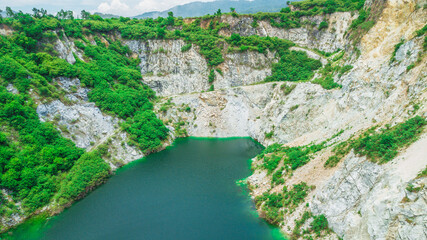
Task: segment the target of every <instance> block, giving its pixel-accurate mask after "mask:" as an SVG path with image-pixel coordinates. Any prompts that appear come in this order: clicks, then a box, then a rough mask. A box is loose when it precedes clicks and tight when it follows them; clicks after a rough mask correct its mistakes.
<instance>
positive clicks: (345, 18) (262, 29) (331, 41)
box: [220, 12, 358, 52]
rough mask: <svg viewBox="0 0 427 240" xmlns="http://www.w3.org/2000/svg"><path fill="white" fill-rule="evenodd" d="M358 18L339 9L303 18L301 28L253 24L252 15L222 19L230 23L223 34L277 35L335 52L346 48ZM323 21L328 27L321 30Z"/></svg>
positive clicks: (260, 22) (355, 14) (299, 43)
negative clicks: (349, 31) (324, 14)
mask: <svg viewBox="0 0 427 240" xmlns="http://www.w3.org/2000/svg"><path fill="white" fill-rule="evenodd" d="M357 17H358V14H357V13H350V12H336V13H332V14H328V15H326V16H312V17H302V18H301V20H302V22H303V26H302V27H301V28H291V29H281V28H277V27H274V26H272V25H271V23H270V22H269V21H264V20H263V21H258V22H257V26H256V27H254V26H253V25H252V23H253V18H252V17H239V18H235V17H233V16H229V15H224V16H222V17H221V20H222V21H223V22H225V23H228V24H229V25H230V28H229V29H223V30H221V31H220V34H222V35H224V36H230V35H231V34H232V33H238V34H240V35H242V36H250V35H259V36H262V37H267V36H269V37H278V38H281V39H288V40H291V41H293V42H294V43H296V44H298V45H300V46H304V47H308V48H311V49H319V50H322V51H326V52H334V51H336V50H338V49H344V47H345V45H346V44H347V41H346V39H345V34H346V31H347V30H348V28H349V26H350V24H351V22H352V21H353V20H354V19H356V18H357ZM322 21H326V22H328V25H329V27H328V28H327V29H326V30H322V31H319V30H318V28H317V27H318V26H319V24H320V23H321V22H322Z"/></svg>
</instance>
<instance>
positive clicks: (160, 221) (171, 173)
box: [11, 138, 281, 240]
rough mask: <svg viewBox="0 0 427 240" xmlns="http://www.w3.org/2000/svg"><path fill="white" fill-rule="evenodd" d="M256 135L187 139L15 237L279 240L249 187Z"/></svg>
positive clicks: (258, 148)
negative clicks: (246, 182) (261, 215)
mask: <svg viewBox="0 0 427 240" xmlns="http://www.w3.org/2000/svg"><path fill="white" fill-rule="evenodd" d="M261 150H262V148H261V146H260V145H258V144H257V143H255V142H254V141H253V140H251V139H197V138H186V139H179V140H177V141H176V142H175V144H174V146H173V147H171V148H168V149H167V150H165V151H162V152H160V153H156V154H152V155H150V156H148V157H147V158H145V159H142V160H139V161H137V162H134V163H132V164H131V165H129V166H126V167H124V168H122V169H120V170H119V171H118V172H117V174H116V175H115V176H113V177H112V178H111V179H110V180H109V181H108V182H107V183H106V184H104V185H103V186H101V187H100V188H98V189H97V190H96V191H94V192H93V193H91V194H90V195H89V196H87V197H86V198H84V199H83V200H81V201H79V202H77V203H76V204H74V205H73V206H72V207H71V208H69V209H67V210H66V211H64V212H63V213H61V214H60V215H59V216H57V217H54V218H52V219H50V220H49V221H48V222H47V223H46V222H43V221H42V223H39V222H40V221H38V222H37V221H35V223H31V222H30V223H28V224H26V225H24V226H22V227H21V228H18V229H17V230H16V231H15V232H14V233H13V235H12V237H11V238H12V239H37V240H39V239H44V240H57V239H61V240H77V239H78V240H81V239H88V240H91V239H93V240H95V239H96V240H98V239H102V240H109V239H111V240H113V239H114V240H116V239H127V240H132V239H138V240H140V239H147V240H151V239H153V240H163V239H164V240H170V239H174V240H181V239H182V240H191V239H197V240H200V239H215V240H217V239H221V240H225V239H230V240H239V239H242V240H243V239H244V240H249V239H254V240H255V239H256V240H272V239H280V238H281V237H280V234H279V233H278V231H277V230H274V229H272V228H271V226H269V225H268V224H267V223H265V221H263V220H262V219H260V218H258V216H257V214H256V212H255V210H254V206H253V203H252V201H251V199H250V197H249V194H248V192H247V189H246V188H245V187H244V186H238V185H237V184H236V181H237V180H239V179H242V178H246V177H248V176H249V175H250V174H251V172H250V169H249V159H251V158H252V157H254V156H255V155H257V154H258V153H259V152H260V151H261Z"/></svg>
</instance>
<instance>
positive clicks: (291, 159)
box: [257, 142, 326, 174]
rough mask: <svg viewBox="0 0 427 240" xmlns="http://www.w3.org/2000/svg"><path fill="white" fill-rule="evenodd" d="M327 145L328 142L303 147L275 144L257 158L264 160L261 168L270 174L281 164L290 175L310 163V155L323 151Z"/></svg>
mask: <svg viewBox="0 0 427 240" xmlns="http://www.w3.org/2000/svg"><path fill="white" fill-rule="evenodd" d="M325 144H326V142H322V143H320V144H317V145H307V146H301V147H284V146H282V145H280V144H278V143H275V144H272V145H270V146H268V147H267V148H266V149H264V150H263V151H262V153H261V154H259V155H258V156H257V158H258V159H262V164H261V165H260V167H262V168H264V169H266V170H267V171H268V174H271V173H272V172H273V171H274V170H275V169H276V168H277V167H278V165H279V164H280V163H283V166H284V167H285V170H286V172H287V173H290V172H291V171H292V170H295V169H297V168H299V167H301V166H303V165H305V164H306V163H308V162H309V161H310V155H311V154H313V153H316V152H318V151H320V150H322V148H323V147H324V146H325Z"/></svg>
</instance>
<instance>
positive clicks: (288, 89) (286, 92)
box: [280, 83, 296, 96]
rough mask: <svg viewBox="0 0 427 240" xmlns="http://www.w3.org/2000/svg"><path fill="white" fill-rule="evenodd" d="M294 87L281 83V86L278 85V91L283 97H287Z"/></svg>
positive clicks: (293, 85)
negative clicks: (280, 91)
mask: <svg viewBox="0 0 427 240" xmlns="http://www.w3.org/2000/svg"><path fill="white" fill-rule="evenodd" d="M295 87H296V85H295V84H292V85H288V84H286V83H283V84H282V85H280V89H281V90H282V91H283V94H284V95H285V96H287V95H289V94H290V93H291V92H292V91H293V90H294V89H295Z"/></svg>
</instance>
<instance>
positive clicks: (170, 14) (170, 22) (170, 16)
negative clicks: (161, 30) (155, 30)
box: [165, 12, 175, 26]
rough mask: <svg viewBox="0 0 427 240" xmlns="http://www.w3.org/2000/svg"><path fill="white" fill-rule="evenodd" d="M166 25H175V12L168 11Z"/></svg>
mask: <svg viewBox="0 0 427 240" xmlns="http://www.w3.org/2000/svg"><path fill="white" fill-rule="evenodd" d="M165 23H166V25H168V26H173V25H174V24H175V18H174V17H173V12H168V17H167V18H166V22H165Z"/></svg>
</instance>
